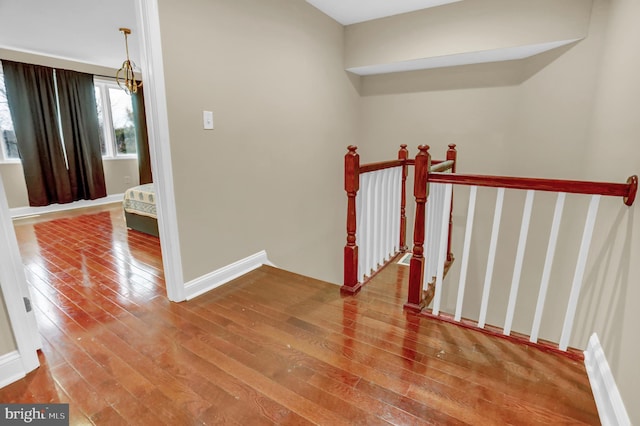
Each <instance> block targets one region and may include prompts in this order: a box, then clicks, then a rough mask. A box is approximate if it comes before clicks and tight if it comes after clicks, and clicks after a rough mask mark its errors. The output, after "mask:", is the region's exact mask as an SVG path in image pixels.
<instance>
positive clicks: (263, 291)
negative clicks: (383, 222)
mask: <svg viewBox="0 0 640 426" xmlns="http://www.w3.org/2000/svg"><path fill="white" fill-rule="evenodd" d="M15 225H16V233H17V235H18V240H19V243H20V248H21V252H22V255H23V260H24V264H25V266H26V270H27V275H28V280H29V282H30V283H31V285H32V287H33V288H32V290H33V296H34V305H35V307H36V313H37V319H38V321H39V325H40V328H41V334H42V337H43V349H42V351H41V353H40V361H41V363H42V365H41V367H40V368H39V369H37V370H36V371H34V372H33V373H31V374H29V375H28V376H27V377H26V378H25V379H23V380H20V381H19V382H16V383H14V384H12V385H9V386H7V387H5V388H3V389H0V401H2V402H3V403H11V402H37V403H49V402H68V403H69V404H70V413H71V424H104V425H117V424H135V425H147V424H148V425H160V424H167V425H192V424H238V425H261V424H295V425H304V424H321V425H340V424H348V425H352V424H365V425H377V424H402V425H418V424H472V425H490V424H500V425H502V424H556V423H566V424H567V423H568V424H599V420H598V416H597V412H596V407H595V404H594V401H593V397H592V395H591V390H590V387H589V383H588V380H587V376H586V373H585V369H584V366H583V365H582V364H581V363H579V362H576V361H573V360H570V359H568V358H565V357H562V356H558V355H555V354H549V353H544V352H541V351H539V350H537V349H534V348H531V347H527V346H522V345H518V344H514V343H512V342H508V341H506V340H503V339H497V338H494V337H490V336H487V335H484V334H482V333H478V332H474V331H470V330H467V329H464V328H460V327H457V326H454V325H451V324H447V323H443V322H438V321H437V320H432V319H429V318H425V317H419V316H415V315H412V314H405V313H404V312H403V310H402V304H403V303H404V301H405V300H406V281H407V279H406V278H407V275H408V269H406V267H404V266H397V265H392V266H390V267H388V268H387V269H385V270H384V271H383V272H382V273H380V274H379V275H378V276H377V277H376V278H375V279H374V280H373V281H372V282H371V283H369V284H367V285H366V286H365V287H364V288H363V289H362V291H361V292H360V293H359V294H357V295H356V296H349V297H343V296H341V295H340V292H339V287H337V286H334V285H330V284H327V283H324V282H321V281H317V280H313V279H310V278H306V277H303V276H300V275H296V274H291V273H288V272H285V271H282V270H279V269H276V268H272V267H268V266H264V267H261V268H259V269H257V270H255V271H253V272H251V273H249V274H247V275H246V276H244V277H241V278H239V279H237V280H235V281H234V282H232V283H229V284H227V285H225V286H223V287H220V288H218V289H216V290H214V291H211V292H209V293H207V294H205V295H203V296H200V297H198V298H196V299H194V300H192V301H189V302H183V303H171V302H169V301H167V299H166V297H165V289H164V282H163V275H162V264H161V257H160V246H159V242H158V240H157V239H156V238H154V237H150V236H147V235H144V234H140V233H137V232H135V231H129V232H127V230H126V228H125V227H124V221H123V218H122V216H121V212H120V208H119V206H116V207H112V208H107V209H104V210H101V211H89V212H84V213H82V214H75V215H73V216H72V217H71V216H58V217H56V218H54V219H53V220H48V221H42V220H29V219H25V220H19V221H16V222H15Z"/></svg>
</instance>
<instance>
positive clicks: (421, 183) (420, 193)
mask: <svg viewBox="0 0 640 426" xmlns="http://www.w3.org/2000/svg"><path fill="white" fill-rule="evenodd" d="M418 149H419V150H420V152H419V153H418V155H417V156H416V162H415V183H414V186H413V194H414V196H415V198H416V221H415V226H414V229H413V255H412V256H411V262H410V264H409V294H408V298H407V303H405V304H404V308H405V309H408V310H412V311H416V312H419V311H421V310H422V285H423V280H424V256H423V253H424V236H425V216H426V204H427V195H428V194H427V192H428V191H427V188H428V182H427V180H428V177H429V169H430V168H431V155H430V154H429V146H428V145H420V146H419V147H418Z"/></svg>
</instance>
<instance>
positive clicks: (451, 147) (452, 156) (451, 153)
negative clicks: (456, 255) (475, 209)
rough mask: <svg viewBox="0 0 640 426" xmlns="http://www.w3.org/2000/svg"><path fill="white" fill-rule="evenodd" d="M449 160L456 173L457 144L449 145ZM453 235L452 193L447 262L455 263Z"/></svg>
mask: <svg viewBox="0 0 640 426" xmlns="http://www.w3.org/2000/svg"><path fill="white" fill-rule="evenodd" d="M447 160H452V161H453V166H452V167H451V173H455V172H456V168H457V166H458V151H456V144H454V143H451V144H449V149H448V150H447ZM452 233H453V191H452V192H451V209H449V236H448V241H447V262H451V261H453V253H452V252H451V234H452Z"/></svg>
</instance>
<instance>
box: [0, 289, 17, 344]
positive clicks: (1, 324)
mask: <svg viewBox="0 0 640 426" xmlns="http://www.w3.org/2000/svg"><path fill="white" fill-rule="evenodd" d="M14 350H16V342H15V339H14V338H13V330H11V321H10V320H9V314H8V312H7V306H6V304H5V301H4V294H3V293H2V291H1V290H0V355H4V354H7V353H9V352H11V351H14Z"/></svg>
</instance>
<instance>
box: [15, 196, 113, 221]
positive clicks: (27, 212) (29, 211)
mask: <svg viewBox="0 0 640 426" xmlns="http://www.w3.org/2000/svg"><path fill="white" fill-rule="evenodd" d="M123 199H124V194H112V195H107V196H106V197H103V198H98V199H96V200H80V201H74V202H73V203H67V204H50V205H48V206H42V207H14V208H12V209H9V214H10V215H11V218H13V219H15V218H17V217H24V216H36V215H40V214H46V213H53V212H61V211H65V210H74V209H82V208H85V207H94V206H102V205H104V204H111V203H121V202H122V200H123Z"/></svg>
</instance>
